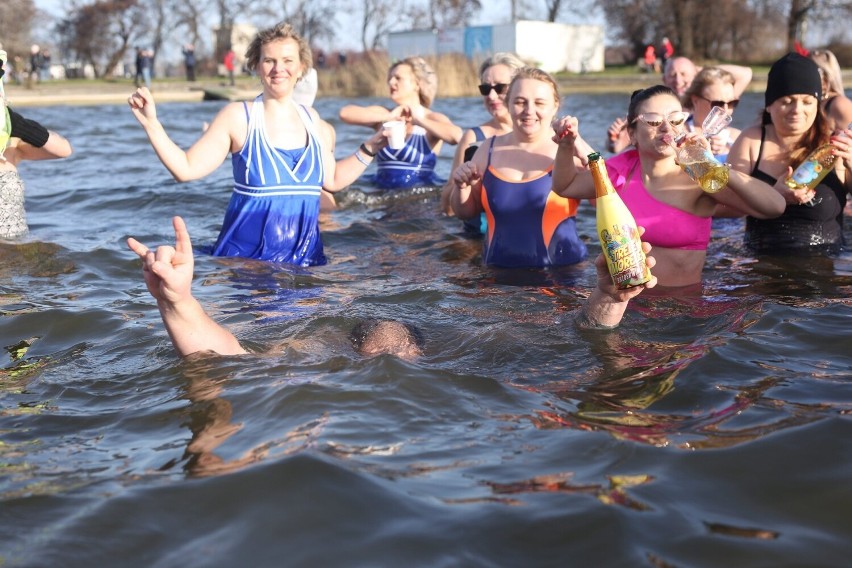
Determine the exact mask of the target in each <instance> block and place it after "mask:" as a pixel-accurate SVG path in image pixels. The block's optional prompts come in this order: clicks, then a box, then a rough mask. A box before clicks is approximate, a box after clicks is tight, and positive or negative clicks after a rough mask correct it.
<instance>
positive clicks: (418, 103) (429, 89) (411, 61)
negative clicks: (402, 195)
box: [340, 57, 462, 189]
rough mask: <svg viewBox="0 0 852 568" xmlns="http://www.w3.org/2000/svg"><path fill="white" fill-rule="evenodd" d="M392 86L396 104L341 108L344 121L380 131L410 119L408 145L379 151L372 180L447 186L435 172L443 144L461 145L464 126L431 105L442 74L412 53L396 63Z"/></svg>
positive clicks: (391, 185)
mask: <svg viewBox="0 0 852 568" xmlns="http://www.w3.org/2000/svg"><path fill="white" fill-rule="evenodd" d="M388 88H389V89H390V99H391V101H392V102H393V104H394V105H395V106H394V107H393V108H390V109H388V108H385V107H383V106H380V105H372V106H367V107H364V106H359V105H346V106H344V107H343V108H342V109H340V120H342V121H343V122H345V123H347V124H355V125H360V126H367V127H369V128H372V129H374V130H376V131H380V130H381V129H382V128H383V126H382V125H383V124H384V123H386V122H390V121H398V120H401V121H404V122H405V145H404V146H403V147H402V148H400V149H391V148H388V147H386V148H384V149H382V150H381V151H380V152H379V153H378V154H377V155H376V162H377V171H376V174H375V176H374V177H373V179H372V181H373V183H374V184H375V185H376V186H377V187H379V188H381V189H406V188H411V187H416V186H424V185H426V186H436V185H443V183H444V182H443V181H442V180H440V179H438V177H437V176H436V175H435V164H436V162H437V159H438V153H439V152H440V150H441V145H442V143H444V142H446V143H448V144H453V145H455V144H458V142H459V140H461V137H462V129H461V128H460V127H458V126H456V125H455V124H453V123H452V122H451V121H450V119H449V118H447V116H446V115H444V114H441V113H439V112H435V111H433V110H431V108H430V107H431V106H432V102H433V101H434V100H435V96H436V94H437V91H438V76H437V75H436V74H435V71H433V70H432V67H431V66H430V65H429V64H428V63H426V60H424V59H423V58H422V57H408V58H406V59H403V60H401V61H398V62H396V63H394V64H393V65H391V67H390V69H389V70H388ZM371 157H372V156H371Z"/></svg>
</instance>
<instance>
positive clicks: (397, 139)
mask: <svg viewBox="0 0 852 568" xmlns="http://www.w3.org/2000/svg"><path fill="white" fill-rule="evenodd" d="M382 127H383V128H385V129H387V131H388V133H387V137H388V148H390V149H391V150H399V149H400V148H403V147H404V146H405V122H404V121H402V120H391V121H388V122H385V123H384V124H382Z"/></svg>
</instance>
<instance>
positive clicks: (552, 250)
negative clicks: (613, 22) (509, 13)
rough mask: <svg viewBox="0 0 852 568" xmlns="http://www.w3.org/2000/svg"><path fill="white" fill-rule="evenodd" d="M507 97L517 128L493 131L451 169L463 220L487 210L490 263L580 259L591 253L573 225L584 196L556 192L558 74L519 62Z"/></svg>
mask: <svg viewBox="0 0 852 568" xmlns="http://www.w3.org/2000/svg"><path fill="white" fill-rule="evenodd" d="M506 100H507V103H508V105H509V112H510V114H511V116H512V122H513V127H512V131H511V132H508V133H506V134H503V135H501V136H495V137H493V138H491V139H490V140H489V141H488V142H487V143H486V144H483V145H482V146H480V147H479V148H478V149H477V150H476V153H475V154H474V156H473V158H472V159H471V160H470V161H468V162H465V163H463V164H462V165H460V166H459V167H458V168H456V170H455V171H454V172H453V174H452V178H451V179H452V183H453V188H452V189H451V193H450V204H451V206H452V208H453V212H454V213H455V214H456V216H458V217H459V218H461V219H470V218H477V219H478V218H479V215H480V213H481V212H483V211H484V212H485V215H486V217H487V219H488V230H487V233H486V234H485V239H484V242H483V255H482V261H483V263H484V264H486V265H491V266H502V267H510V268H520V267H543V266H560V265H569V264H576V263H578V262H580V261H581V260H583V259H584V258H585V257H586V245H585V244H584V243H583V242H582V241H581V240H580V237H579V236H578V235H577V228H576V220H575V216H576V213H577V207H578V206H579V201H578V200H576V199H568V198H562V197H556V196H555V195H553V194H552V193H551V185H552V182H553V179H552V176H553V159H554V156H555V155H556V150H557V145H556V143H555V142H554V140H553V132H552V131H551V127H550V125H551V123H552V121H553V120H554V118H555V117H556V113H557V112H558V110H559V105H560V102H561V100H560V98H559V90H558V88H557V85H556V81H555V80H554V79H553V77H551V76H550V75H549V74H548V73H546V72H544V71H542V70H540V69H535V68H531V67H524V68H521V69H519V70H518V71H517V72H516V74H515V77H514V79H512V82H511V84H510V85H509V91H508V95H507V98H506ZM572 149H573V147H572ZM572 159H573V157H572ZM578 161H579V159H578ZM579 165H580V167H582V163H581V164H579ZM592 197H594V195H593V196H592Z"/></svg>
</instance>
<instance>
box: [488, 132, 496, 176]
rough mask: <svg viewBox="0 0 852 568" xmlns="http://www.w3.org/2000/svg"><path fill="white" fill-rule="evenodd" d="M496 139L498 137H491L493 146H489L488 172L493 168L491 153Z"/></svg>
mask: <svg viewBox="0 0 852 568" xmlns="http://www.w3.org/2000/svg"><path fill="white" fill-rule="evenodd" d="M496 138H497V137H496V136H492V137H491V144H489V145H488V163H487V164H485V169H486V170H487V169H488V168H490V167H491V151H492V150H493V149H494V140H495V139H496Z"/></svg>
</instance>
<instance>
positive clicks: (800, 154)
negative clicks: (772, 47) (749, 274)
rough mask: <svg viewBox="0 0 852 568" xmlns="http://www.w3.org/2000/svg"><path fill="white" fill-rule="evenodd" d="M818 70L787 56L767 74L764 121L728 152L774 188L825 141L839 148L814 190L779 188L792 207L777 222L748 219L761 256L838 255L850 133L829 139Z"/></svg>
mask: <svg viewBox="0 0 852 568" xmlns="http://www.w3.org/2000/svg"><path fill="white" fill-rule="evenodd" d="M821 98H822V81H821V78H820V73H819V69H818V67H817V65H816V64H815V63H814V62H813V61H811V60H810V59H808V58H807V57H804V56H801V55H798V54H796V53H790V54H787V55H785V56H784V57H782V58H781V59H779V60H778V61H776V62H775V63H774V64H773V65H772V68H771V69H770V71H769V77H768V81H767V85H766V93H765V103H766V106H765V108H764V111H763V120H762V123H761V124H759V125H756V126H752V127H749V128H747V129H746V130H744V131H743V133H742V134H741V135H740V137H739V138H738V139H737V141H736V142H735V143H734V146H733V148H731V152H730V154H729V155H728V163H729V164H730V165H731V167H732V168H734V169H736V170H739V171H742V172H747V173H750V174H751V175H752V176H753V177H755V178H757V179H760V180H763V181H765V182H767V183H769V184H772V185H774V184H775V181H776V180H777V179H779V178H781V177H787V176H789V175H790V174H791V173H792V171H793V169H794V168H795V167H797V166H798V165H799V164H801V163H802V162H804V161H805V158H806V157H807V156H808V155H809V154H810V153H811V152H813V151H814V150H815V149H817V148H819V147H820V146H822V145H824V144H828V143H831V144H832V146H834V150H833V151H834V154H835V156H836V161H835V167H834V171H832V172H831V173H829V174H828V175H827V176H826V177H825V178H824V179H823V181H822V182H821V183H820V184H819V185H818V186H817V187H816V189H814V190H811V189H801V190H792V189H790V190H787V189H786V188H785V189H784V190H782V194H783V195H784V199H785V200H786V202H787V208H786V209H785V211H784V213H783V214H782V215H781V216H780V217H776V218H774V219H755V218H752V217H748V218H747V220H746V243H747V244H748V245H749V247H750V248H752V249H753V250H754V251H755V252H757V253H762V254H787V253H791V252H792V253H805V254H810V253H820V252H822V253H837V252H839V251H840V249H841V247H842V245H843V208H844V207H845V206H846V199H847V196H848V194H849V192H850V191H852V150H850V149H852V131H850V130H848V129H846V130H839V131H837V132H835V134H834V135H832V134H831V131H830V126H829V122H828V120H827V118H826V116H825V113H824V111H823V109H822V107H821V105H820V100H821Z"/></svg>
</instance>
